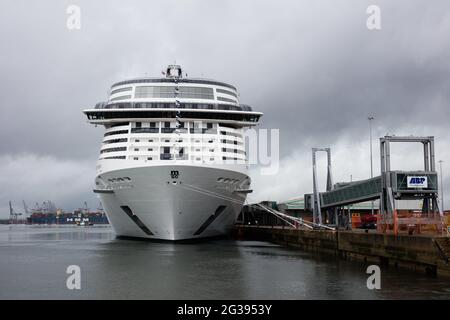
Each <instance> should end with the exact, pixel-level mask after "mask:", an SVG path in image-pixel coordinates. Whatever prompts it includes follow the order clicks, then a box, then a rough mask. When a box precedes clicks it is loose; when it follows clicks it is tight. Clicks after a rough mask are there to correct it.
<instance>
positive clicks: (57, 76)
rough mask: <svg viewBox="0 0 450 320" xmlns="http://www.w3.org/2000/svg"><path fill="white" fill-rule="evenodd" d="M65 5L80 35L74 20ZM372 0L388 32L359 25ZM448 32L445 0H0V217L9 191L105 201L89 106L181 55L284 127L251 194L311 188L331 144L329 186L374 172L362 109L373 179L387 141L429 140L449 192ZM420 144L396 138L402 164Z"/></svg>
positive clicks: (21, 196)
mask: <svg viewBox="0 0 450 320" xmlns="http://www.w3.org/2000/svg"><path fill="white" fill-rule="evenodd" d="M71 4H75V5H78V6H79V7H80V9H81V29H80V30H68V29H67V27H66V20H67V18H68V14H67V13H66V9H67V7H68V6H69V5H71ZM371 4H375V5H378V6H379V7H380V9H381V30H375V31H374V30H372V31H370V30H368V29H367V27H366V20H367V18H368V14H367V13H366V9H367V7H368V6H369V5H371ZM449 36H450V3H449V1H448V0H434V1H433V2H432V4H431V2H430V1H425V0H422V1H415V0H403V1H400V0H397V1H392V0H391V1H381V0H372V1H364V0H341V1H336V0H329V1H318V0H308V1H299V0H295V1H273V0H272V1H261V0H254V1H250V0H246V1H237V0H234V1H224V0H220V1H206V0H198V1H196V0H191V1H167V0H163V1H154V0H152V1H136V0H135V1H127V2H126V3H125V1H111V0H104V1H100V0H97V1H79V0H72V1H61V0H55V1H47V0H45V1H44V0H43V1H28V0H27V1H25V0H22V1H17V0H11V1H9V0H2V1H1V2H0V40H1V44H0V46H1V50H0V118H1V120H2V125H1V126H0V164H1V166H0V217H7V216H8V214H9V211H8V200H12V201H13V204H14V205H15V209H16V211H21V212H22V211H23V209H22V205H21V202H22V200H25V201H26V202H27V203H28V204H29V206H32V205H33V204H34V203H35V202H42V201H44V200H47V199H50V200H52V201H53V202H55V203H56V204H57V206H59V207H62V208H64V209H66V210H73V209H74V208H77V207H79V206H81V205H82V203H83V202H84V201H87V202H88V204H89V206H90V207H91V208H96V207H97V206H98V200H97V199H96V197H95V196H94V195H93V193H92V188H93V181H94V175H95V162H96V159H97V157H98V152H99V148H100V142H101V139H102V135H103V132H102V129H101V128H100V127H97V128H95V127H94V126H92V125H89V124H88V123H87V122H86V119H85V116H84V115H83V114H82V112H81V110H82V109H83V108H88V107H92V106H93V105H94V104H95V103H96V102H99V101H103V100H105V99H106V93H107V90H108V88H109V87H110V86H111V84H112V83H114V82H115V81H120V80H123V79H126V78H131V77H137V76H146V75H147V76H159V75H160V74H161V70H162V69H163V68H165V67H166V65H167V64H170V63H173V62H174V61H176V62H177V63H179V64H181V65H182V66H183V68H184V70H185V71H186V72H187V73H188V74H189V76H190V77H196V76H198V77H207V78H213V79H217V80H222V81H226V82H229V83H232V84H234V85H236V86H237V87H238V89H239V91H240V100H241V103H247V104H250V105H252V106H253V108H254V109H255V110H258V111H261V112H263V113H264V116H263V118H262V122H261V126H260V127H261V128H275V129H279V130H280V156H281V159H280V166H281V167H280V171H279V173H278V174H277V175H276V176H262V175H260V170H259V168H258V167H252V169H251V176H252V179H253V182H254V183H253V189H254V190H255V191H254V193H253V194H252V195H251V196H250V198H249V201H258V200H263V199H272V200H286V199H288V198H291V197H295V196H301V195H303V194H304V193H307V192H310V191H311V189H312V187H311V185H312V169H311V147H331V149H332V157H333V174H334V180H335V182H337V181H345V180H349V179H350V175H352V178H353V179H354V180H356V179H364V178H368V177H369V176H370V162H369V128H368V121H367V116H368V115H369V114H373V115H374V117H375V120H374V122H373V133H374V139H373V145H374V157H373V158H374V171H375V174H379V152H378V150H379V143H378V138H379V137H381V136H383V135H385V134H396V135H434V136H435V139H436V157H437V160H439V159H442V160H444V161H445V162H444V163H443V171H444V178H445V179H444V183H445V188H444V189H445V190H446V191H447V190H450V178H449V177H450V139H449V138H450V126H449V119H450V108H449V102H450V90H449V89H450V86H449V85H450V77H449V75H450V59H449V57H450V41H449ZM420 152H421V148H420V147H418V146H403V145H401V146H399V147H395V148H394V150H393V153H394V156H393V162H394V168H398V169H417V168H419V167H420V165H421V162H420V161H421V159H422V155H421V153H420ZM324 161H325V156H321V157H319V169H322V168H323V170H319V171H320V174H321V177H323V176H324V175H325V172H324V170H325V162H324ZM322 186H323V184H322ZM446 194H449V195H450V193H448V192H446ZM448 200H450V196H446V203H447V206H449V204H450V202H448Z"/></svg>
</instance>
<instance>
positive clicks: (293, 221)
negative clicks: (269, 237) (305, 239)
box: [250, 203, 336, 230]
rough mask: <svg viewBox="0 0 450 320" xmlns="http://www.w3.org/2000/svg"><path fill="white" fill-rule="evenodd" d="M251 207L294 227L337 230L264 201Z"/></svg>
mask: <svg viewBox="0 0 450 320" xmlns="http://www.w3.org/2000/svg"><path fill="white" fill-rule="evenodd" d="M250 207H253V208H257V209H262V210H264V211H266V212H268V213H270V214H272V215H274V216H275V217H277V218H278V219H280V220H282V221H284V222H285V223H287V224H288V225H289V226H291V227H292V228H294V229H299V228H300V227H305V228H307V229H311V230H312V229H320V228H323V229H327V230H336V229H335V228H333V227H330V226H327V225H324V224H320V223H315V222H309V221H304V220H303V219H302V218H298V217H293V216H290V215H288V214H285V213H282V212H280V211H278V210H275V209H273V208H270V207H268V206H266V205H264V204H262V203H257V204H252V205H250Z"/></svg>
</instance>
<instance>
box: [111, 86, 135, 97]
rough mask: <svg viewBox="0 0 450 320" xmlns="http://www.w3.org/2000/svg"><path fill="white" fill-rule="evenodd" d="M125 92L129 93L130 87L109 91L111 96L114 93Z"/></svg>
mask: <svg viewBox="0 0 450 320" xmlns="http://www.w3.org/2000/svg"><path fill="white" fill-rule="evenodd" d="M125 91H131V87H126V88H120V89H115V90H113V91H111V95H113V94H115V93H119V92H125Z"/></svg>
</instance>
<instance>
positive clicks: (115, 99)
mask: <svg viewBox="0 0 450 320" xmlns="http://www.w3.org/2000/svg"><path fill="white" fill-rule="evenodd" d="M125 99H131V95H126V96H120V97H115V98H112V99H110V100H109V101H117V100H125Z"/></svg>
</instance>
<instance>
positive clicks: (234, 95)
mask: <svg viewBox="0 0 450 320" xmlns="http://www.w3.org/2000/svg"><path fill="white" fill-rule="evenodd" d="M216 91H217V92H219V93H225V94H229V95H232V96H233V97H236V98H237V94H236V93H234V92H232V91H228V90H224V89H216Z"/></svg>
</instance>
